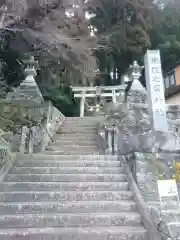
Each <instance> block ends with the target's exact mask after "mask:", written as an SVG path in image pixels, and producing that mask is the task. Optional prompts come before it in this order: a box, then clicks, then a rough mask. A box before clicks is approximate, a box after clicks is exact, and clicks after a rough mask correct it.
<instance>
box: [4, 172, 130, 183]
mask: <svg viewBox="0 0 180 240" xmlns="http://www.w3.org/2000/svg"><path fill="white" fill-rule="evenodd" d="M126 180H127V176H126V175H125V174H98V175H95V174H8V175H6V176H5V178H4V182H23V181H24V182H124V181H126Z"/></svg>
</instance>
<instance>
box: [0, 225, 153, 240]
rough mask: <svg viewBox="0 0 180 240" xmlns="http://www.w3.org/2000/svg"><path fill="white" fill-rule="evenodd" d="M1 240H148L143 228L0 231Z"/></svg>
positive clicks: (50, 228) (116, 227) (67, 228)
mask: <svg viewBox="0 0 180 240" xmlns="http://www.w3.org/2000/svg"><path fill="white" fill-rule="evenodd" d="M0 239H1V240H21V239H22V240H73V239H74V240H75V239H76V240H84V239H86V240H147V239H148V236H147V230H146V229H145V228H144V227H143V226H109V227H106V226H105V227H100V226H98V227H95V226H93V227H79V228H77V227H63V228H52V227H49V228H48V227H47V228H18V231H17V228H15V229H2V230H0Z"/></svg>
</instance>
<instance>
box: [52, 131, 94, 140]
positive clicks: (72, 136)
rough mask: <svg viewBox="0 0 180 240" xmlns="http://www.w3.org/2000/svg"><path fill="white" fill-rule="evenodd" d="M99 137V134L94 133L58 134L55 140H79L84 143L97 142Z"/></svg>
mask: <svg viewBox="0 0 180 240" xmlns="http://www.w3.org/2000/svg"><path fill="white" fill-rule="evenodd" d="M97 137H98V135H97V134H94V133H83V134H82V133H77V134H76V133H68V134H67V133H60V134H56V135H55V136H54V137H53V139H54V140H58V139H63V140H76V139H77V140H78V141H80V140H81V141H83V140H86V141H87V140H96V139H97Z"/></svg>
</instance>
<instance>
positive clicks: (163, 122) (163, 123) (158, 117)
mask: <svg viewBox="0 0 180 240" xmlns="http://www.w3.org/2000/svg"><path fill="white" fill-rule="evenodd" d="M144 60H145V77H146V86H147V93H148V109H149V117H150V119H151V123H152V127H153V130H154V131H158V132H168V123H167V117H166V104H165V97H164V83H163V75H162V68H161V58H160V51H159V50H147V53H146V55H145V59H144Z"/></svg>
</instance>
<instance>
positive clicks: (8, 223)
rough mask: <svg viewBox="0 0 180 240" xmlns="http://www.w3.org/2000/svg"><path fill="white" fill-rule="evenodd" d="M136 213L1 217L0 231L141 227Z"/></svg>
mask: <svg viewBox="0 0 180 240" xmlns="http://www.w3.org/2000/svg"><path fill="white" fill-rule="evenodd" d="M140 224H141V216H140V215H139V214H138V213H136V212H121V213H109V212H108V213H88V214H87V213H60V214H58V213H55V214H49V213H48V214H47V213H42V214H25V215H20V214H18V215H0V229H2V228H4V229H6V228H25V227H26V228H28V227H29V228H36V227H39V228H41V227H93V226H94V227H98V226H107V227H109V226H128V225H129V226H139V225H140Z"/></svg>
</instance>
